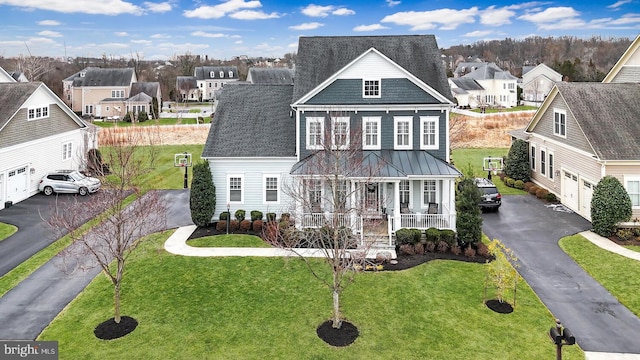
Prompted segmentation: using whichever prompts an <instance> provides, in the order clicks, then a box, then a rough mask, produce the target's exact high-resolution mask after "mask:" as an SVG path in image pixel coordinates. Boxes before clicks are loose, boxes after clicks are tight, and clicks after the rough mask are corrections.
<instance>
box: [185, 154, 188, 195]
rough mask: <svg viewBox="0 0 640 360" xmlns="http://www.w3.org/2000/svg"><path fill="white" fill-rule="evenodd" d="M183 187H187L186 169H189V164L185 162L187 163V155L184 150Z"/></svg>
mask: <svg viewBox="0 0 640 360" xmlns="http://www.w3.org/2000/svg"><path fill="white" fill-rule="evenodd" d="M184 163H185V165H184V188H185V189H186V188H188V187H189V175H188V173H187V171H188V170H189V166H188V165H187V164H189V156H188V155H187V152H186V151H185V152H184Z"/></svg>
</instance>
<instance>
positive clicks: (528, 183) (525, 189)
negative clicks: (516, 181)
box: [522, 181, 535, 192]
mask: <svg viewBox="0 0 640 360" xmlns="http://www.w3.org/2000/svg"><path fill="white" fill-rule="evenodd" d="M533 185H535V184H534V183H532V182H531V181H527V182H526V183H524V187H523V188H522V190H524V191H526V192H529V188H531V187H532V186H533Z"/></svg>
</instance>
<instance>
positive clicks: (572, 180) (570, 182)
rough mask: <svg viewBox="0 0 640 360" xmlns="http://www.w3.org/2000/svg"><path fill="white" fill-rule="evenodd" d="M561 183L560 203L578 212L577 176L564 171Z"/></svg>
mask: <svg viewBox="0 0 640 360" xmlns="http://www.w3.org/2000/svg"><path fill="white" fill-rule="evenodd" d="M562 181H563V182H562V203H563V204H564V205H566V206H568V207H569V208H570V209H571V210H573V211H575V212H579V210H580V209H579V207H578V206H579V199H580V198H579V197H578V175H576V174H573V173H570V172H568V171H564V177H563V178H562Z"/></svg>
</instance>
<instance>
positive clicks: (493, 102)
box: [459, 63, 518, 107]
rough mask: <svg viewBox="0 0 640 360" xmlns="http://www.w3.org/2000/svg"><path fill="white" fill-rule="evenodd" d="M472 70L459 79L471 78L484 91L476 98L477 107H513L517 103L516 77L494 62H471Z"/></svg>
mask: <svg viewBox="0 0 640 360" xmlns="http://www.w3.org/2000/svg"><path fill="white" fill-rule="evenodd" d="M473 64H477V66H473V67H472V69H473V70H472V71H470V72H468V73H466V74H465V75H462V76H460V78H459V79H473V80H475V81H476V82H477V83H478V84H480V86H482V88H483V89H484V92H483V93H482V95H479V97H478V98H477V99H476V100H477V102H478V106H479V107H514V106H517V105H518V91H517V89H518V78H517V77H515V76H513V75H511V73H509V72H508V71H504V70H502V69H500V68H499V67H498V66H497V65H496V64H495V63H473Z"/></svg>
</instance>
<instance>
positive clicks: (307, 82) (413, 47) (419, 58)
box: [293, 35, 451, 102]
mask: <svg viewBox="0 0 640 360" xmlns="http://www.w3.org/2000/svg"><path fill="white" fill-rule="evenodd" d="M371 48H374V49H376V50H377V51H379V52H380V53H381V54H383V55H384V56H386V57H387V58H389V59H390V60H392V61H393V62H394V63H396V64H398V65H399V66H400V67H402V68H403V69H405V70H406V71H408V72H409V73H411V74H412V75H414V76H415V77H417V78H418V79H420V80H421V81H422V82H424V83H425V84H427V85H428V86H430V87H431V88H433V89H434V90H435V91H437V92H438V93H440V94H441V95H443V96H445V97H447V98H448V99H451V91H450V89H449V83H448V82H447V78H446V73H445V71H444V65H443V64H442V61H441V59H440V50H439V49H438V45H437V43H436V39H435V36H433V35H403V36H326V37H325V36H317V37H300V40H299V44H298V57H297V60H296V76H295V79H294V84H295V85H294V93H293V102H295V101H297V100H299V99H300V98H302V97H303V96H304V95H306V94H307V93H309V92H310V91H311V90H313V89H315V88H316V87H317V86H318V85H320V84H321V83H323V82H324V81H325V80H327V79H328V78H329V77H331V76H332V75H334V74H335V73H336V72H338V71H339V70H341V69H342V68H344V67H345V66H346V65H348V64H349V63H351V62H352V61H353V60H355V59H356V58H358V57H359V56H361V55H362V54H363V53H365V52H366V51H367V50H369V49H371ZM372 75H374V74H372Z"/></svg>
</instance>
